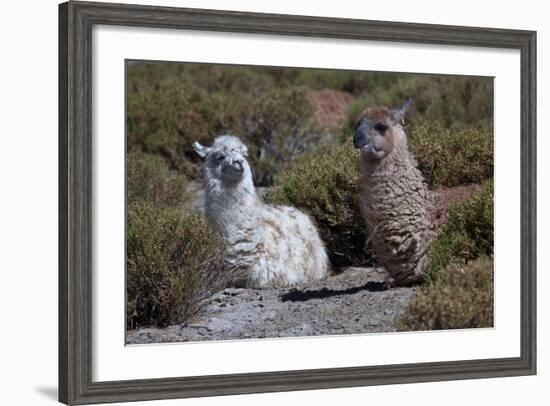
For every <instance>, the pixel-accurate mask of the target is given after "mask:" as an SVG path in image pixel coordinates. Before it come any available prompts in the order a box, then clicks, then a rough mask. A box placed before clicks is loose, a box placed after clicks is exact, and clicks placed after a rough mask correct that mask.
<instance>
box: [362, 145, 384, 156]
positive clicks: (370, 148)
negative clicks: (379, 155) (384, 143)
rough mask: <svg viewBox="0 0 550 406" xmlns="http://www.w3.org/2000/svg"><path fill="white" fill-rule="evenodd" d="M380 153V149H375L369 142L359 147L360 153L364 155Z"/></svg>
mask: <svg viewBox="0 0 550 406" xmlns="http://www.w3.org/2000/svg"><path fill="white" fill-rule="evenodd" d="M380 151H382V150H381V149H380V148H377V147H376V146H375V145H374V144H372V143H370V142H369V143H368V144H366V145H363V146H362V147H361V152H364V153H365V154H370V153H371V152H380Z"/></svg>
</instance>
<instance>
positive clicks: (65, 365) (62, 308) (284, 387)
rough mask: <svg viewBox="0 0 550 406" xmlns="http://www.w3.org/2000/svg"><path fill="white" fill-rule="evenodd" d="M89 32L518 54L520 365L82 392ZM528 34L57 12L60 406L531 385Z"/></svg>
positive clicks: (281, 18) (144, 12)
mask: <svg viewBox="0 0 550 406" xmlns="http://www.w3.org/2000/svg"><path fill="white" fill-rule="evenodd" d="M94 24H110V25H120V26H139V27H154V28H180V29H194V30H210V31H226V32H243V33H258V34H284V35H297V36H312V37H321V38H347V39H364V40H379V41H395V42H407V43H425V44H442V45H459V46H478V47H491V48H512V49H518V50H520V53H521V140H520V143H521V287H520V288H521V355H520V356H519V357H517V358H502V359H480V360H473V361H453V362H437V363H420V364H401V365H384V366H375V367H354V368H330V369H317V370H294V371H283V372H268V373H251V374H231V375H218V376H204V377H184V378H167V379H147V380H131V381H114V382H93V381H92V373H91V372H92V371H91V367H92V362H91V361H92V341H91V333H92V331H91V304H92V303H91V298H92V294H91V293H92V291H91V289H92V280H91V271H92V255H93V253H92V246H91V242H92V239H91V230H92V227H91V225H92V217H91V213H92V210H91V209H92V207H91V206H92V195H91V191H92V189H91V185H92V148H91V145H92V142H91V137H92V133H91V112H92V100H91V86H92V84H91V80H92V77H91V62H92V60H91V59H92V55H91V32H92V26H93V25H94ZM535 250H536V33H535V32H533V31H518V30H505V29H490V28H474V27H456V26H442V25H426V24H411V23H396V22H383V21H364V20H352V19H335V18H319V17H305V16H294V15H276V14H257V13H243V12H230V11H215V10H199V9H181V8H167V7H148V6H134V5H121V4H108V3H86V2H72V1H71V2H68V3H63V4H61V5H60V6H59V400H60V401H61V402H63V403H66V404H87V403H99V402H114V401H134V400H148V399H167V398H183V397H195V396H218V395H230V394H244V393H257V392H276V391H290V390H304V389H316V388H340V387H352V386H365V385H381V384H395V383H411V382H427V381H442V380H454V379H472V378H488V377H502V376H518V375H531V374H535V373H536V308H535V305H536V251H535Z"/></svg>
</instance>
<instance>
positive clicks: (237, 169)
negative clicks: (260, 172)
mask: <svg viewBox="0 0 550 406" xmlns="http://www.w3.org/2000/svg"><path fill="white" fill-rule="evenodd" d="M193 149H194V150H195V152H196V153H197V154H198V155H199V156H200V157H201V158H202V159H203V160H204V167H203V172H204V177H205V179H206V180H209V181H211V180H214V181H219V182H221V183H222V184H225V185H227V184H233V185H234V184H238V183H239V182H241V181H242V180H247V181H250V182H251V181H252V174H251V170H250V165H248V162H247V161H246V157H247V156H248V149H247V148H246V145H244V144H243V142H242V141H241V140H240V139H239V138H237V137H235V136H233V135H220V136H219V137H216V138H215V139H214V144H212V146H211V147H205V146H202V145H201V144H199V143H198V142H196V141H195V142H194V143H193Z"/></svg>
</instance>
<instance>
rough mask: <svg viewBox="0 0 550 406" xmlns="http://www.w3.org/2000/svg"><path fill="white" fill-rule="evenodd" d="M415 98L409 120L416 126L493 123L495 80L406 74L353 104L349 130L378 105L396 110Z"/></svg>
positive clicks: (368, 93) (408, 115) (457, 125)
mask: <svg viewBox="0 0 550 406" xmlns="http://www.w3.org/2000/svg"><path fill="white" fill-rule="evenodd" d="M411 97H412V98H413V100H414V101H413V103H412V106H411V108H410V110H409V112H408V114H407V120H408V121H409V122H410V123H411V124H413V125H426V124H427V123H430V124H435V123H437V124H439V125H442V126H443V127H446V128H464V127H470V126H472V125H479V124H480V123H491V122H492V117H493V79H492V78H485V77H473V76H444V75H437V76H436V75H418V74H414V75H413V74H403V75H400V76H399V79H398V80H397V81H396V82H395V83H393V84H392V85H390V86H388V87H378V88H376V89H373V90H370V91H368V92H367V93H365V94H364V95H363V96H362V97H360V98H358V99H357V101H355V102H354V103H352V104H351V105H350V108H349V110H348V129H349V130H351V129H353V128H354V126H355V121H356V119H357V117H358V115H359V113H360V112H361V111H362V110H364V109H365V108H367V107H370V106H377V105H383V106H386V107H389V108H393V107H397V106H400V105H401V104H403V102H404V101H405V100H407V99H408V98H411Z"/></svg>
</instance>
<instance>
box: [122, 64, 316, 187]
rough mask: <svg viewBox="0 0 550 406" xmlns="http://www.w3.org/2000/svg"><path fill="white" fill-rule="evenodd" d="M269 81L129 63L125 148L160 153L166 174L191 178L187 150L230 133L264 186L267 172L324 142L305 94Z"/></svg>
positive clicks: (205, 68) (238, 70)
mask: <svg viewBox="0 0 550 406" xmlns="http://www.w3.org/2000/svg"><path fill="white" fill-rule="evenodd" d="M208 75H209V76H208ZM276 83H277V81H276V79H274V78H273V77H271V76H270V75H268V74H266V73H265V70H261V69H260V70H253V69H252V68H244V67H222V66H219V65H212V66H210V65H200V66H197V65H193V64H183V65H182V64H139V63H138V64H133V65H130V66H129V67H128V89H127V90H128V97H127V100H128V102H127V103H128V114H127V128H128V135H127V139H128V150H130V151H134V150H141V151H145V152H148V153H155V154H159V155H162V156H163V157H165V158H166V159H167V160H168V162H169V164H170V166H171V167H172V168H177V169H179V170H181V171H182V172H184V173H186V174H187V175H188V176H189V177H191V178H198V177H199V176H200V174H199V168H200V160H199V158H198V157H197V156H196V154H195V152H194V151H193V149H192V147H191V144H192V143H193V142H194V141H198V142H200V143H202V144H210V143H211V142H212V140H213V138H214V136H216V135H220V134H224V133H230V134H234V135H237V136H239V137H241V139H242V140H243V141H244V142H245V143H246V144H248V145H249V148H250V150H251V155H250V159H251V164H252V165H253V167H254V169H255V181H256V183H257V184H258V185H262V186H266V185H269V184H271V182H272V178H273V175H274V174H276V173H278V172H280V171H282V170H284V169H286V168H288V167H289V166H290V164H291V163H292V162H293V161H294V159H295V158H296V157H297V156H298V155H300V154H302V153H303V152H305V151H307V150H308V149H309V148H310V146H311V145H312V144H313V143H316V142H318V141H320V140H321V139H323V138H324V136H325V135H324V134H323V133H322V130H321V129H320V127H319V126H318V125H317V124H316V122H315V119H314V115H313V111H312V108H311V106H310V104H309V102H308V100H307V89H305V88H303V87H299V86H293V87H288V86H286V87H280V86H276Z"/></svg>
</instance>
